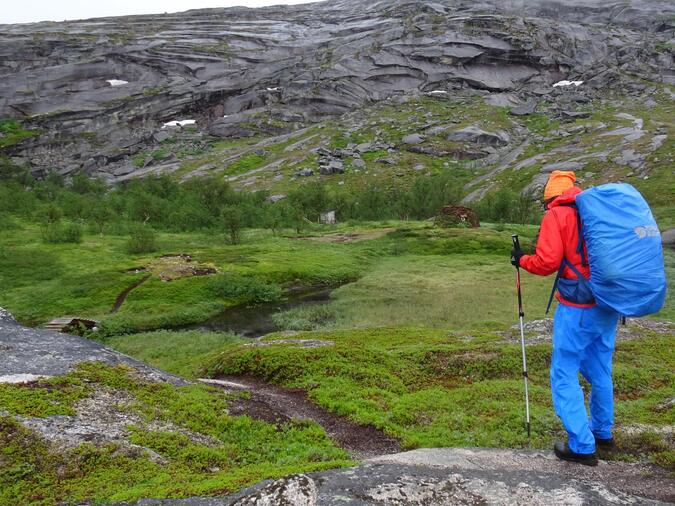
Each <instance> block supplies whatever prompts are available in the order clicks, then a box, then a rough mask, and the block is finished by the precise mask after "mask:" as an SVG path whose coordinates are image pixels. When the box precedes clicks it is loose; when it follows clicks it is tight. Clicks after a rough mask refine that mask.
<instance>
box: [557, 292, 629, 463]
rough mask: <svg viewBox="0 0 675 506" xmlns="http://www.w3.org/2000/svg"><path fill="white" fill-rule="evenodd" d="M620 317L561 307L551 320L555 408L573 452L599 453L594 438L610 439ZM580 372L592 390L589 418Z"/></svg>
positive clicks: (597, 310)
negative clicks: (617, 327) (615, 357)
mask: <svg viewBox="0 0 675 506" xmlns="http://www.w3.org/2000/svg"><path fill="white" fill-rule="evenodd" d="M618 318H619V315H618V314H617V313H616V312H614V311H611V310H607V309H603V308H599V307H597V306H596V307H592V308H577V307H571V306H566V305H564V304H558V309H557V310H556V312H555V318H554V320H553V358H552V359H551V390H552V392H553V406H554V407H555V412H556V414H557V415H558V416H559V417H560V419H561V420H562V423H563V425H564V426H565V429H566V430H567V433H568V435H569V442H568V444H569V447H570V450H572V451H573V452H576V453H593V452H595V438H594V437H593V435H594V434H595V436H597V437H598V438H601V439H608V438H610V437H612V425H613V424H614V397H613V386H612V353H613V352H614V338H615V336H616V326H617V323H618ZM579 372H581V374H582V375H583V376H584V378H586V380H587V381H588V382H589V383H590V384H591V396H590V408H591V409H590V411H591V417H590V420H589V418H588V414H587V413H586V406H585V404H584V394H583V392H582V390H581V386H580V385H579Z"/></svg>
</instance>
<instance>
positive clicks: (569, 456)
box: [553, 441, 598, 466]
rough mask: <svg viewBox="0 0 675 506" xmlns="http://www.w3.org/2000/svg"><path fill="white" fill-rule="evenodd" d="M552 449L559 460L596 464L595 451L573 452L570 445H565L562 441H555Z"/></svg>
mask: <svg viewBox="0 0 675 506" xmlns="http://www.w3.org/2000/svg"><path fill="white" fill-rule="evenodd" d="M553 451H554V452H555V456H556V457H558V458H559V459H560V460H567V461H568V462H576V463H577V464H583V465H585V466H597V465H598V457H597V456H596V455H595V453H575V452H573V451H572V450H570V447H569V446H567V443H566V442H564V441H556V442H555V445H554V446H553Z"/></svg>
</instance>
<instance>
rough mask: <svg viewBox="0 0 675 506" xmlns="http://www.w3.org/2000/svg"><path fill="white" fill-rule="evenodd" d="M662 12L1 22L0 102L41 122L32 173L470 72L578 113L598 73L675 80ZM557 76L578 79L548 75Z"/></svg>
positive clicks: (221, 15) (330, 111)
mask: <svg viewBox="0 0 675 506" xmlns="http://www.w3.org/2000/svg"><path fill="white" fill-rule="evenodd" d="M486 12H487V13H489V14H486ZM673 13H675V8H674V7H673V4H672V2H667V1H663V0H631V1H630V2H618V1H617V2H610V3H607V4H603V5H602V6H601V7H599V6H598V5H597V3H596V2H592V1H591V0H576V1H574V2H572V3H569V2H562V1H543V0H537V1H530V2H526V3H523V2H515V1H507V2H498V1H495V0H485V1H483V2H473V1H469V0H438V1H435V2H430V1H420V0H418V1H411V0H403V1H394V0H382V1H377V2H372V3H369V4H368V5H364V4H363V2H360V1H357V0H330V1H327V2H321V3H315V4H303V5H295V6H276V7H266V8H262V9H255V10H253V9H247V8H241V7H236V8H230V9H202V10H193V11H188V12H186V13H179V14H164V15H147V16H132V17H126V18H102V19H97V20H84V21H71V22H64V23H38V24H29V25H4V26H3V27H2V30H0V62H1V63H0V77H1V78H2V79H0V97H1V98H0V117H11V118H18V119H21V120H22V121H23V122H24V123H25V125H26V126H27V127H31V128H37V129H39V130H40V131H41V134H40V135H39V136H37V137H34V138H31V139H26V140H24V141H23V142H22V143H20V144H18V145H16V146H13V147H12V148H11V149H10V150H9V151H8V153H7V154H8V155H9V156H12V157H14V158H15V159H17V160H22V163H25V164H26V165H27V166H28V167H29V168H30V169H31V170H32V171H33V172H34V173H35V174H38V175H39V174H43V173H45V172H47V171H49V170H57V171H58V172H60V173H61V174H64V175H69V174H72V173H74V172H76V171H85V172H87V173H89V174H94V175H98V176H102V177H104V178H106V179H107V180H108V181H111V182H112V181H119V180H123V179H126V178H129V177H132V176H136V175H143V174H146V173H153V172H171V171H174V170H176V169H177V166H176V164H175V163H173V162H172V156H171V154H170V153H157V154H156V155H155V156H153V158H152V159H149V158H148V159H146V160H143V163H142V164H140V165H141V166H140V167H139V166H136V165H135V163H134V162H133V161H132V157H133V156H134V155H137V154H139V153H140V154H144V153H148V152H149V151H151V150H153V149H157V148H158V146H159V143H161V142H166V141H167V140H170V139H176V140H177V141H179V142H181V143H183V145H184V146H185V148H187V149H200V148H201V147H203V146H204V139H203V134H204V133H206V132H208V133H210V134H211V135H214V136H217V137H221V138H246V137H251V136H254V135H259V134H264V135H273V136H278V135H283V134H286V133H288V132H292V131H294V130H296V129H300V128H302V127H303V126H305V125H306V124H308V123H311V122H313V121H317V120H323V119H326V118H330V117H333V116H335V115H341V114H343V113H346V112H349V111H354V110H358V109H359V108H361V107H363V106H364V105H366V104H369V103H372V102H377V101H380V100H385V99H388V98H393V99H397V98H398V97H399V96H401V95H404V94H421V93H426V94H428V95H433V96H444V94H448V93H454V91H456V90H458V89H462V88H465V89H466V88H471V89H475V90H479V91H480V92H481V93H485V94H486V95H488V96H489V95H490V94H495V95H499V98H498V99H497V98H495V100H496V102H498V103H504V104H513V105H516V107H515V109H514V110H513V111H512V112H513V113H514V114H520V113H523V114H528V113H529V112H530V110H532V107H531V104H533V103H534V97H549V98H553V99H555V100H556V101H558V102H560V104H559V106H558V107H559V109H560V111H559V114H560V116H561V117H562V118H563V119H575V118H579V117H583V116H584V115H585V114H588V113H587V112H584V111H580V110H577V108H576V107H577V106H578V105H579V104H583V103H586V102H588V101H590V100H591V99H593V98H594V97H595V96H596V95H598V94H599V93H602V92H603V91H605V90H607V89H608V88H612V89H615V90H620V91H623V92H627V93H635V94H640V93H644V85H643V84H641V82H640V80H641V79H648V80H652V81H656V82H663V83H673V82H675V77H674V74H673V71H672V69H673V67H674V65H673V61H672V51H663V50H659V47H661V46H660V45H659V44H661V45H663V44H667V43H668V41H669V40H670V39H671V38H672V35H673V28H674V27H673V21H672V19H673V18H672V15H673ZM631 76H637V78H634V77H631ZM565 79H572V80H579V81H582V82H584V86H583V88H584V90H583V92H580V90H577V89H576V88H577V87H576V86H571V87H570V86H567V87H560V88H555V89H553V88H552V84H553V83H556V82H559V81H561V80H565ZM636 79H637V81H636ZM563 88H571V89H563ZM514 92H515V93H518V94H519V95H521V97H520V98H515V99H510V98H508V95H509V94H510V93H514ZM512 98H513V97H512ZM521 100H522V105H518V102H519V101H521ZM175 121H178V122H181V123H180V126H166V125H165V124H166V123H169V122H175ZM191 122H194V124H191ZM612 135H626V136H630V135H639V134H638V133H636V129H635V128H634V127H625V130H624V131H621V132H614V133H613V134H612Z"/></svg>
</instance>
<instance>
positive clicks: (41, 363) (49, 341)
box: [0, 308, 187, 385]
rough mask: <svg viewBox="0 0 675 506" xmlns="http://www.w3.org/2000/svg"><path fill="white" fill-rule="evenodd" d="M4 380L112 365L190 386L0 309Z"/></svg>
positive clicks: (0, 368) (0, 363)
mask: <svg viewBox="0 0 675 506" xmlns="http://www.w3.org/2000/svg"><path fill="white" fill-rule="evenodd" d="M0 354H1V356H2V360H0V380H1V379H2V377H8V378H16V376H17V375H34V376H57V375H61V374H66V373H67V372H68V371H69V370H70V369H71V368H72V367H73V366H75V365H76V364H79V363H81V362H96V361H101V362H105V363H108V364H112V365H117V364H126V365H129V366H132V367H133V368H134V369H136V370H138V371H139V372H140V373H141V374H142V375H144V376H146V377H147V378H148V379H152V380H154V381H166V382H169V383H172V384H174V385H183V384H187V382H186V381H185V380H183V379H181V378H179V377H177V376H173V375H172V374H168V373H166V372H164V371H160V370H159V369H155V368H154V367H151V366H149V365H147V364H144V363H143V362H139V361H138V360H134V359H133V358H131V357H129V356H127V355H124V354H123V353H119V352H117V351H114V350H111V349H110V348H108V347H106V346H103V345H102V344H100V343H97V342H96V341H91V340H89V339H84V338H82V337H77V336H71V335H68V334H61V333H59V332H52V331H48V330H40V329H33V328H27V327H23V326H21V325H19V324H18V323H17V322H16V321H15V320H14V319H13V318H12V316H11V315H10V314H9V313H8V312H7V311H5V310H3V309H1V308H0Z"/></svg>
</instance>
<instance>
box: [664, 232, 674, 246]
mask: <svg viewBox="0 0 675 506" xmlns="http://www.w3.org/2000/svg"><path fill="white" fill-rule="evenodd" d="M661 241H662V242H663V244H664V245H665V246H670V247H671V248H675V228H670V229H668V230H665V231H664V232H661Z"/></svg>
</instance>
